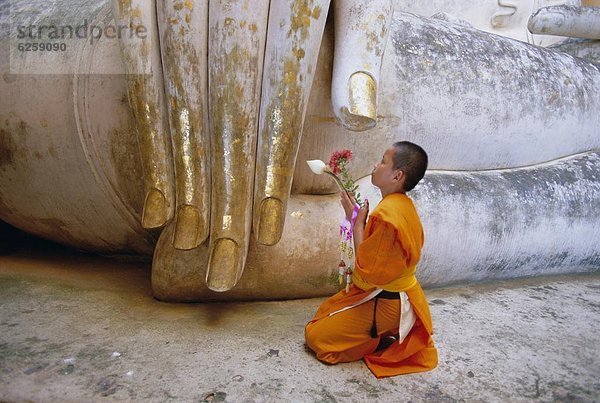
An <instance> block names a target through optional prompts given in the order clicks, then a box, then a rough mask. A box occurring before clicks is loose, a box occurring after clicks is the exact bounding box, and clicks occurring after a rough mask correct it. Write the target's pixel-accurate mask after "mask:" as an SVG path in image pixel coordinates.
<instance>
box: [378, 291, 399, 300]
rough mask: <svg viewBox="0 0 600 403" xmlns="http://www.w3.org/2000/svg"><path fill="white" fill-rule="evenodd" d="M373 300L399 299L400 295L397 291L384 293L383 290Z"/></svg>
mask: <svg viewBox="0 0 600 403" xmlns="http://www.w3.org/2000/svg"><path fill="white" fill-rule="evenodd" d="M375 298H381V299H400V293H399V292H398V291H386V290H383V291H381V292H380V293H379V294H377V295H376V296H375Z"/></svg>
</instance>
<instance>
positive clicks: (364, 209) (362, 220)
mask: <svg viewBox="0 0 600 403" xmlns="http://www.w3.org/2000/svg"><path fill="white" fill-rule="evenodd" d="M368 215H369V200H365V202H364V203H363V205H362V206H361V207H360V209H359V210H358V215H357V216H356V223H355V224H354V227H355V228H356V226H357V225H360V226H361V227H363V228H364V226H365V224H366V223H367V217H368Z"/></svg>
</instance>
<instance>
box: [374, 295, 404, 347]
mask: <svg viewBox="0 0 600 403" xmlns="http://www.w3.org/2000/svg"><path fill="white" fill-rule="evenodd" d="M378 299H400V293H399V292H397V291H385V290H383V291H381V292H380V293H379V294H377V295H376V296H375V304H373V326H371V337H372V338H373V339H376V338H377V321H376V319H375V315H376V313H377V300H378Z"/></svg>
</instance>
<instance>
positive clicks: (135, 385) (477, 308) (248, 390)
mask: <svg viewBox="0 0 600 403" xmlns="http://www.w3.org/2000/svg"><path fill="white" fill-rule="evenodd" d="M425 292H426V295H427V297H428V299H429V301H430V305H431V309H432V315H433V319H434V325H435V331H436V334H435V341H436V344H437V347H438V348H439V354H440V357H439V358H440V364H439V367H438V368H437V369H435V370H434V371H432V372H429V373H423V374H414V375H406V376H401V377H394V378H387V379H382V380H377V379H375V378H374V377H373V376H372V375H371V373H370V372H369V371H368V369H367V368H366V367H365V365H364V364H363V363H362V362H356V363H350V364H342V365H337V366H328V365H324V364H321V363H319V362H318V361H317V360H316V359H315V358H314V356H313V355H312V354H311V353H310V352H309V351H307V350H306V347H305V346H304V339H303V328H304V324H305V322H306V321H307V320H309V319H310V318H311V316H312V314H313V313H314V311H315V310H316V308H317V306H318V305H319V303H320V302H321V300H322V299H310V300H295V301H274V302H252V303H212V304H167V303H162V302H159V301H156V300H154V299H153V298H152V296H151V289H150V271H149V264H148V263H139V262H123V261H116V260H111V259H107V258H103V257H98V256H91V255H85V254H79V253H77V252H72V251H69V250H66V249H62V248H45V249H44V248H41V249H36V250H30V251H23V250H21V251H17V252H14V253H12V254H7V255H5V256H0V306H1V312H0V400H2V401H23V400H31V401H57V400H60V401H101V400H104V398H105V397H109V398H110V399H111V400H127V401H169V400H174V401H196V402H198V401H212V402H218V401H228V402H229V401H230V402H239V401H257V402H280V401H292V402H335V401H340V402H344V401H352V402H354V401H357V402H358V401H360V402H363V401H384V402H388V401H456V400H483V401H491V402H494V401H497V402H504V401H554V400H561V401H562V400H576V401H598V400H599V399H600V381H599V378H598V374H600V358H599V357H600V354H599V350H600V273H599V272H596V273H595V274H586V275H571V276H555V277H544V278H528V279H519V280H512V281H500V282H495V283H489V284H471V285H467V286H461V287H451V288H444V289H431V290H425Z"/></svg>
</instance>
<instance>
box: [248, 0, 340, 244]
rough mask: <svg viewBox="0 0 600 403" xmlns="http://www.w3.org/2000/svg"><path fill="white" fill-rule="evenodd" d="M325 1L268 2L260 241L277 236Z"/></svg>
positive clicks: (257, 215) (257, 199)
mask: <svg viewBox="0 0 600 403" xmlns="http://www.w3.org/2000/svg"><path fill="white" fill-rule="evenodd" d="M328 8H329V1H328V0H308V1H306V0H305V1H299V0H281V1H276V2H271V8H270V12H269V27H268V34H267V35H268V37H267V44H266V45H267V46H266V52H265V63H264V65H265V66H264V74H263V82H262V97H261V107H260V121H259V129H258V146H257V157H256V178H255V188H254V189H255V190H254V213H253V215H254V218H253V229H254V234H255V236H256V239H257V241H258V243H260V244H263V245H274V244H276V243H277V242H278V241H279V239H280V238H281V234H282V231H283V225H284V221H285V214H286V208H287V201H288V198H289V194H290V189H291V184H292V176H293V173H294V167H295V163H296V156H297V153H298V147H299V144H300V138H301V134H302V129H303V123H304V116H305V114H306V109H307V104H308V98H309V95H310V90H311V85H312V81H313V76H314V73H315V70H316V64H317V57H318V54H319V48H320V44H321V38H322V35H323V30H324V27H325V21H326V16H327V11H328Z"/></svg>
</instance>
